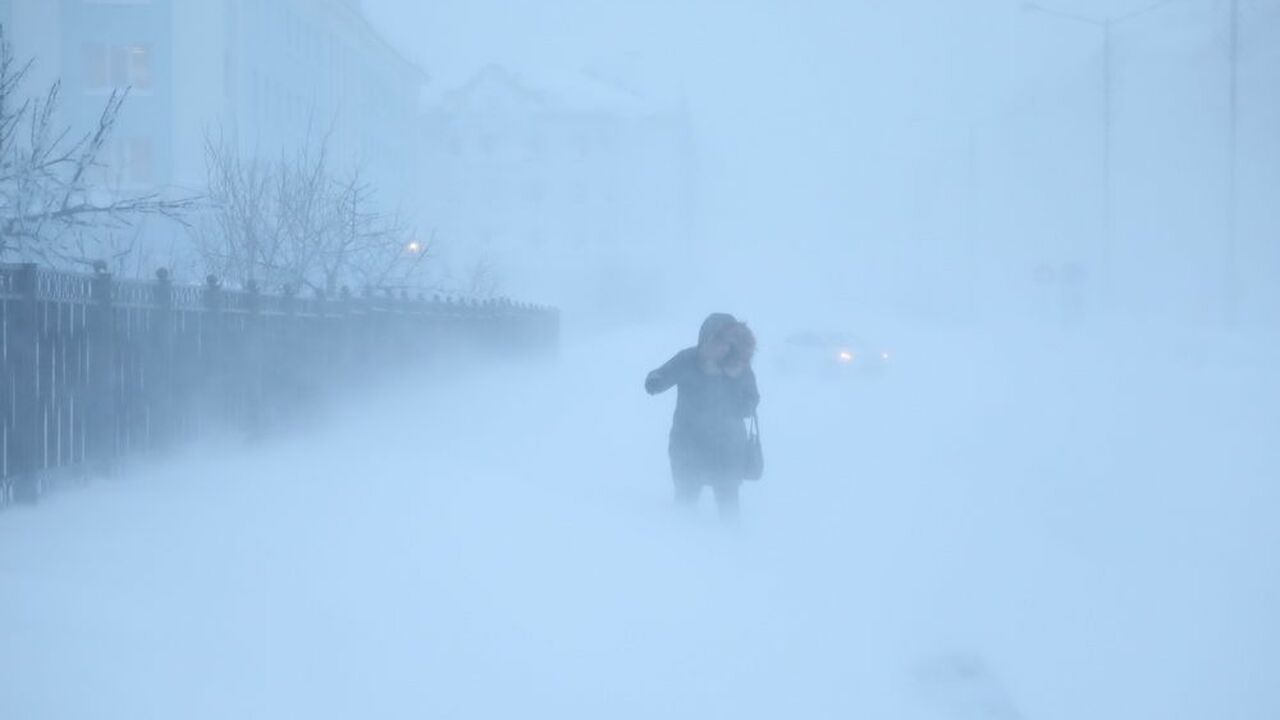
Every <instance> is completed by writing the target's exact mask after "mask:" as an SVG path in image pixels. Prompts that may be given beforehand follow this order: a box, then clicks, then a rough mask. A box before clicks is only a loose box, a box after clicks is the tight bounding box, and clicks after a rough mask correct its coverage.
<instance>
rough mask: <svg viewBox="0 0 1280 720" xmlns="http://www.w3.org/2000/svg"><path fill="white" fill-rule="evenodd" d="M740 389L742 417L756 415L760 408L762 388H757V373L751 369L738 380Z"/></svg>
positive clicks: (745, 371)
mask: <svg viewBox="0 0 1280 720" xmlns="http://www.w3.org/2000/svg"><path fill="white" fill-rule="evenodd" d="M738 387H739V388H740V389H741V391H742V395H741V396H740V397H741V401H742V417H744V418H748V417H751V416H752V415H755V414H756V408H758V407H760V388H759V387H757V386H756V373H755V371H754V370H752V369H751V368H750V367H748V368H747V369H746V370H744V371H743V373H742V376H741V377H739V378H738Z"/></svg>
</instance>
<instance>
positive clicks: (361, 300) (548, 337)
mask: <svg viewBox="0 0 1280 720" xmlns="http://www.w3.org/2000/svg"><path fill="white" fill-rule="evenodd" d="M156 275H157V280H156V281H155V282H150V283H148V282H140V281H121V280H116V279H114V278H113V277H112V276H111V275H110V274H108V273H105V272H98V273H95V274H75V273H67V272H59V271H53V270H48V269H45V268H41V267H37V266H36V265H31V264H20V265H19V264H0V408H3V410H0V416H2V418H3V423H2V424H0V506H3V505H6V504H9V503H12V502H15V501H17V502H33V501H35V500H36V499H37V498H39V496H40V495H41V494H42V493H43V492H45V491H46V489H47V488H48V487H49V486H50V485H51V484H52V483H53V482H54V481H55V480H56V478H57V477H59V475H63V474H72V475H83V474H84V473H85V472H86V471H89V470H92V469H94V468H105V467H108V466H109V465H110V464H111V462H112V461H113V460H115V459H116V458H120V457H123V456H126V455H129V454H133V453H137V452H145V451H153V450H163V449H166V448H170V447H173V446H174V445H176V444H178V443H180V442H182V441H185V440H190V439H194V438H196V437H199V436H201V435H202V434H207V433H208V432H210V431H216V430H226V429H238V430H241V431H245V432H248V433H250V434H253V433H256V432H259V431H261V430H262V429H264V428H266V427H269V426H271V425H273V424H276V423H278V422H279V421H280V420H281V419H283V418H285V417H288V416H289V415H290V414H293V413H296V412H298V411H299V410H300V409H302V408H303V407H305V406H306V405H308V404H309V403H312V402H314V401H316V400H317V399H318V398H319V397H320V396H321V394H322V392H323V390H324V389H325V388H326V387H329V386H331V385H333V384H340V386H343V387H350V386H351V385H352V384H354V383H359V382H361V381H363V380H366V379H368V378H370V377H374V376H376V375H377V374H378V373H379V372H382V371H387V370H393V369H402V370H408V369H414V368H417V367H419V366H430V365H433V364H436V363H438V362H439V361H442V360H444V359H445V358H474V357H477V356H479V357H499V356H516V355H535V354H544V353H549V352H553V351H554V348H555V346H556V344H557V342H558V336H559V314H558V313H557V311H556V310H554V309H552V308H546V307H538V306H532V305H525V304H518V303H513V302H511V301H508V300H494V301H484V302H475V301H466V302H463V301H457V300H452V299H450V300H442V299H440V298H438V297H437V298H433V299H430V300H428V299H425V298H423V297H421V296H419V297H416V298H410V297H408V296H407V295H406V294H404V293H390V292H384V293H367V294H365V295H364V296H361V297H355V296H351V295H349V294H348V293H346V292H344V293H342V294H341V296H339V297H336V298H324V297H307V298H304V297H300V296H298V295H296V294H294V293H285V294H282V295H272V294H266V293H262V292H259V291H257V290H256V289H255V288H253V287H252V286H251V287H249V288H248V289H247V290H243V291H232V290H226V289H223V288H222V287H220V285H219V283H218V282H217V280H216V279H215V278H212V277H211V278H209V279H208V281H207V282H206V284H205V285H204V286H187V285H177V284H174V283H173V282H171V281H170V279H169V277H168V274H167V273H166V272H165V271H163V270H161V271H159V272H157V274H156Z"/></svg>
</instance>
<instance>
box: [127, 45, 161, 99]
mask: <svg viewBox="0 0 1280 720" xmlns="http://www.w3.org/2000/svg"><path fill="white" fill-rule="evenodd" d="M126 52H127V53H128V58H129V84H130V85H132V86H133V87H135V88H137V89H138V90H150V89H151V88H152V86H153V85H154V81H155V78H154V74H153V73H152V71H151V49H150V48H148V47H147V46H146V45H133V46H130V47H129V48H127V50H126Z"/></svg>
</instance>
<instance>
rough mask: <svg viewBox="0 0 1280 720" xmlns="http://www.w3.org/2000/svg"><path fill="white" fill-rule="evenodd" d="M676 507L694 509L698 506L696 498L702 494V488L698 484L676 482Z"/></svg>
mask: <svg viewBox="0 0 1280 720" xmlns="http://www.w3.org/2000/svg"><path fill="white" fill-rule="evenodd" d="M675 484H676V505H679V506H680V507H688V508H691V507H694V506H695V505H697V504H698V496H699V495H701V494H702V486H701V485H700V484H698V483H694V482H688V481H682V480H676V482H675Z"/></svg>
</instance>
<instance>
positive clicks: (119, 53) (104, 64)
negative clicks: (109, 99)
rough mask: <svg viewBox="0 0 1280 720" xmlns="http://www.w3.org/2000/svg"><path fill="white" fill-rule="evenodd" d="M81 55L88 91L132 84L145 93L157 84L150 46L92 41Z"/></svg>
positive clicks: (131, 85)
mask: <svg viewBox="0 0 1280 720" xmlns="http://www.w3.org/2000/svg"><path fill="white" fill-rule="evenodd" d="M81 55H82V57H83V64H84V87H85V89H86V90H90V91H104V92H105V91H108V90H114V89H119V88H126V87H132V88H133V89H134V90H141V91H144V92H145V91H149V90H151V89H152V88H153V87H154V86H155V74H154V72H153V71H152V55H151V48H150V46H148V45H144V44H140V43H135V44H132V45H103V44H101V43H88V44H86V45H85V46H84V49H83V51H82V53H81Z"/></svg>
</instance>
